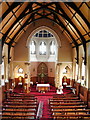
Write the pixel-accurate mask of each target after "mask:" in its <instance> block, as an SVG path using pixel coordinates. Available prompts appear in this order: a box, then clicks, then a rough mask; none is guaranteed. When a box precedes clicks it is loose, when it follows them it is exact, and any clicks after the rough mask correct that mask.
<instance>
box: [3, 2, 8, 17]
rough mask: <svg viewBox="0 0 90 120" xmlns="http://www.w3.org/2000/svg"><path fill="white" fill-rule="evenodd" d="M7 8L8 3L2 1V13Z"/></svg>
mask: <svg viewBox="0 0 90 120" xmlns="http://www.w3.org/2000/svg"><path fill="white" fill-rule="evenodd" d="M7 9H8V5H7V4H6V2H3V3H2V15H3V14H4V13H5V12H6V11H7Z"/></svg>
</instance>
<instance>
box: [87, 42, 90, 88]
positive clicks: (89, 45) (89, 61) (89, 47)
mask: <svg viewBox="0 0 90 120" xmlns="http://www.w3.org/2000/svg"><path fill="white" fill-rule="evenodd" d="M86 65H87V69H86V72H87V73H86V87H87V88H89V89H90V42H88V43H87V64H86Z"/></svg>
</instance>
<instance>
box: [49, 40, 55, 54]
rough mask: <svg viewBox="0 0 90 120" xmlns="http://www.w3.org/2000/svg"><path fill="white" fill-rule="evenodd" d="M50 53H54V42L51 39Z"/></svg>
mask: <svg viewBox="0 0 90 120" xmlns="http://www.w3.org/2000/svg"><path fill="white" fill-rule="evenodd" d="M50 54H51V55H54V54H55V42H54V41H51V43H50Z"/></svg>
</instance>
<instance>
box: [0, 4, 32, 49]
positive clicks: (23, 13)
mask: <svg viewBox="0 0 90 120" xmlns="http://www.w3.org/2000/svg"><path fill="white" fill-rule="evenodd" d="M31 7H32V3H29V4H28V6H27V7H26V8H25V9H24V11H23V12H22V13H21V14H20V15H19V16H18V18H17V19H16V20H15V21H14V23H13V24H12V25H11V26H10V27H9V29H8V30H7V31H6V33H5V34H4V36H3V37H2V47H3V45H4V42H5V40H6V37H7V36H8V33H9V32H10V31H11V29H12V28H13V27H14V25H15V24H16V23H17V22H18V21H19V20H21V19H22V18H23V17H24V16H25V12H26V11H27V10H28V9H31Z"/></svg>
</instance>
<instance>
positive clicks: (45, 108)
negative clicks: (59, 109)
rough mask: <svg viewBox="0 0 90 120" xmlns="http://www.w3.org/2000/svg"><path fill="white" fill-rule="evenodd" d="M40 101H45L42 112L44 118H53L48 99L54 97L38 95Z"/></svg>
mask: <svg viewBox="0 0 90 120" xmlns="http://www.w3.org/2000/svg"><path fill="white" fill-rule="evenodd" d="M36 98H37V100H38V101H42V102H43V112H42V118H45V119H48V118H49V119H50V118H51V113H50V110H49V104H48V100H49V98H52V96H43V95H42V96H36Z"/></svg>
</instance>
